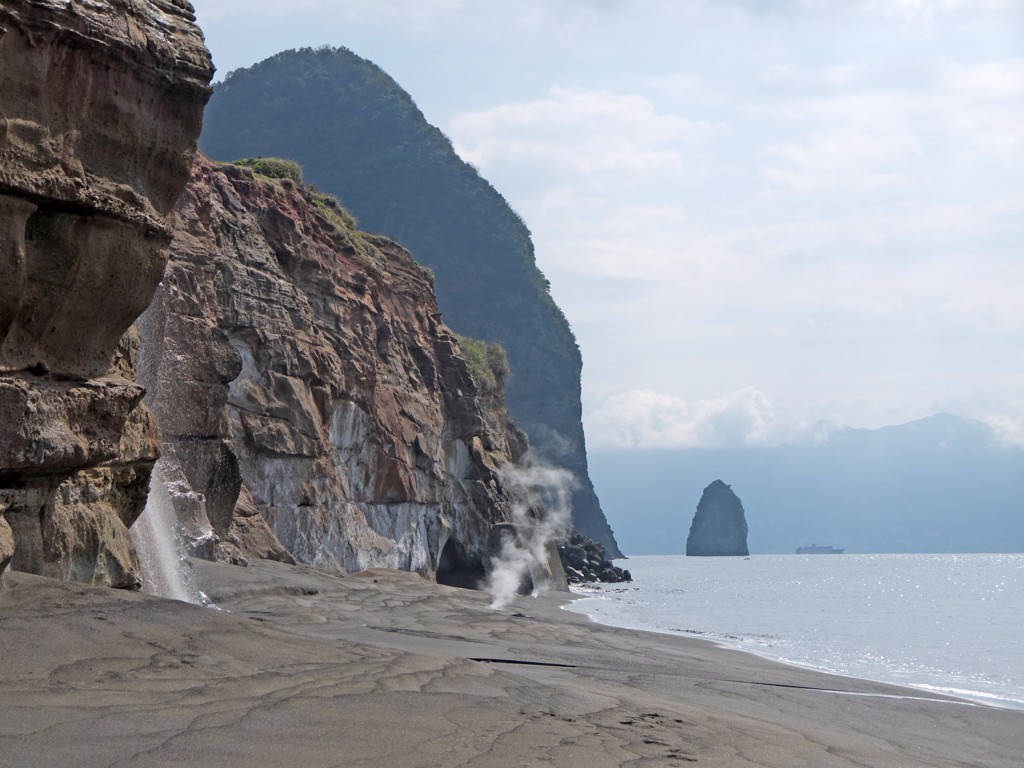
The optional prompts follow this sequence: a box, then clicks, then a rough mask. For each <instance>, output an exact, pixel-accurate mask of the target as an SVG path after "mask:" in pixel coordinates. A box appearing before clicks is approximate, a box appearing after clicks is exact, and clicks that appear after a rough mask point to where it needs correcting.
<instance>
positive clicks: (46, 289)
mask: <svg viewBox="0 0 1024 768" xmlns="http://www.w3.org/2000/svg"><path fill="white" fill-rule="evenodd" d="M212 76H213V66H212V64H211V61H210V55H209V52H208V51H207V50H206V46H205V45H204V43H203V37H202V33H201V32H200V31H199V28H198V27H197V26H196V24H195V16H194V15H193V12H192V7H191V6H190V5H189V4H188V3H187V2H185V0H107V1H106V2H102V3H97V2H85V1H84V0H66V1H65V0H62V2H52V1H50V0H0V570H2V568H3V567H4V566H5V565H7V564H8V563H9V564H10V567H12V568H14V569H15V570H21V571H27V572H31V573H37V574H42V575H46V576H53V577H57V578H64V579H71V580H76V581H87V582H92V583H95V584H105V585H112V586H119V587H134V586H137V585H138V583H139V577H138V565H137V558H136V556H135V552H134V549H133V548H132V544H131V540H130V538H129V536H128V527H129V526H130V525H131V524H132V523H133V522H134V521H135V519H136V518H137V517H138V515H139V514H141V512H142V509H143V506H144V505H145V499H146V492H147V488H148V485H149V473H150V471H151V469H152V466H153V462H154V461H155V460H156V456H157V452H158V441H157V436H156V430H155V423H154V421H153V418H152V414H150V413H149V411H147V410H146V409H145V408H142V407H140V405H139V401H140V400H141V399H142V394H143V390H142V387H140V386H139V385H138V384H137V383H136V382H135V378H134V367H135V363H134V361H135V357H136V351H137V341H138V339H137V336H136V335H135V334H134V331H132V330H131V326H132V323H133V321H134V320H135V318H136V317H137V316H138V315H139V313H140V312H142V311H143V310H144V309H145V308H146V306H147V305H148V304H149V300H150V298H151V297H152V295H153V291H154V290H155V289H156V286H157V284H158V283H159V282H160V278H161V276H162V275H163V271H164V265H165V263H166V260H167V246H168V244H169V243H170V240H171V230H170V227H169V219H168V217H169V214H170V212H171V209H172V208H173V206H174V204H175V202H176V201H177V199H178V196H179V195H180V194H181V191H182V189H183V188H184V186H185V182H186V181H187V180H188V176H189V170H190V169H191V165H192V155H193V153H194V151H195V146H196V139H197V138H198V136H199V130H200V127H201V125H202V113H203V107H204V105H205V104H206V101H207V100H208V99H209V95H210V87H209V82H210V79H211V78H212Z"/></svg>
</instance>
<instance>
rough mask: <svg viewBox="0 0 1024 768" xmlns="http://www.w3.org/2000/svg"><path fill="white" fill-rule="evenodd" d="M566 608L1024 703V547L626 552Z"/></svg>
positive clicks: (874, 676) (839, 669)
mask: <svg viewBox="0 0 1024 768" xmlns="http://www.w3.org/2000/svg"><path fill="white" fill-rule="evenodd" d="M617 564H618V565H621V566H625V567H626V568H628V569H629V570H630V572H631V573H632V575H633V578H634V582H633V583H632V584H629V585H604V586H601V587H598V588H596V589H594V590H593V591H592V592H590V591H588V592H587V593H586V594H588V595H590V596H589V597H588V598H587V599H583V600H577V601H576V602H575V603H573V604H572V605H571V606H570V609H571V610H574V611H578V612H580V613H585V614H587V615H589V616H590V617H592V618H593V619H594V620H595V621H598V622H601V623H603V624H611V625H613V626H618V627H629V628H633V629H646V630H652V631H656V632H669V633H672V634H681V635H686V636H690V637H700V638H704V639H707V640H712V641H715V642H718V643H721V644H724V645H729V646H732V647H736V648H741V649H744V650H748V651H752V652H754V653H758V654H760V655H763V656H767V657H769V658H773V659H778V660H781V661H786V662H790V663H793V664H800V665H802V666H806V667H812V668H815V669H821V670H825V671H828V672H836V673H839V674H843V675H850V676H853V677H860V678H867V679H871V680H880V681H886V682H892V683H898V684H900V685H910V686H915V687H919V688H925V689H928V690H934V691H942V692H947V693H952V694H956V695H960V696H968V697H971V698H974V699H979V700H983V701H986V702H988V703H991V704H997V705H1000V706H1007V707H1019V708H1024V642H1022V639H1021V637H1022V633H1024V555H1021V554H1013V555H990V554H985V555H753V556H751V557H750V558H749V559H746V558H738V557H682V556H660V557H653V556H652V557H633V558H630V559H629V560H626V561H622V562H620V563H617Z"/></svg>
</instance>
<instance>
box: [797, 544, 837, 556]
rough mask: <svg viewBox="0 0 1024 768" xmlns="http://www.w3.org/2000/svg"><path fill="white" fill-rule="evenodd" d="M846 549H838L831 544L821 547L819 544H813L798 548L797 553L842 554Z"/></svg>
mask: <svg viewBox="0 0 1024 768" xmlns="http://www.w3.org/2000/svg"><path fill="white" fill-rule="evenodd" d="M845 551H846V550H845V549H836V548H835V547H833V546H832V545H831V544H830V545H828V546H825V547H819V546H818V545H817V544H811V545H810V546H809V547H797V548H796V553H797V554H798V555H841V554H843V552H845Z"/></svg>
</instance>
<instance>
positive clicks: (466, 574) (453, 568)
mask: <svg viewBox="0 0 1024 768" xmlns="http://www.w3.org/2000/svg"><path fill="white" fill-rule="evenodd" d="M485 575H486V574H485V573H484V566H483V563H481V562H480V559H479V558H478V557H473V556H470V555H467V554H466V553H465V552H464V551H463V549H462V547H460V546H459V545H458V544H457V543H455V542H454V541H452V540H451V539H449V540H448V542H447V543H446V544H445V545H444V548H443V549H442V550H441V557H440V558H439V559H438V562H437V583H438V584H444V585H445V586H449V587H461V588H462V589H480V587H481V585H482V584H483V582H484V577H485Z"/></svg>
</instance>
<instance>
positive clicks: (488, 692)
mask: <svg viewBox="0 0 1024 768" xmlns="http://www.w3.org/2000/svg"><path fill="white" fill-rule="evenodd" d="M195 567H196V569H197V576H198V578H199V580H200V582H201V584H202V586H203V589H204V590H205V591H206V593H207V594H208V595H209V596H210V598H211V599H212V600H213V601H214V602H216V603H217V605H218V606H220V608H221V609H222V610H213V609H210V608H200V607H196V606H191V605H186V604H183V603H176V602H173V601H166V600H160V599H156V598H152V597H148V596H145V595H140V594H136V593H131V592H124V591H118V590H112V589H103V588H94V587H89V586H84V585H81V584H70V583H66V582H60V581H56V580H51V579H45V578H41V577H36V576H30V575H26V574H21V573H12V574H7V575H6V576H5V578H4V581H3V585H2V586H0V765H3V766H10V767H12V768H21V767H23V766H55V765H75V766H80V767H81V768H89V767H92V766H96V767H98V766H103V767H104V768H112V767H114V766H125V767H127V766H132V767H133V768H138V767H145V766H181V765H216V766H247V767H248V766H253V765H260V766H277V765H289V766H290V765H301V766H303V768H317V767H318V766H323V767H325V768H326V767H327V766H353V767H354V766H362V767H365V766H494V767H495V768H500V767H504V766H546V765H551V766H555V765H557V766H588V767H589V766H595V767H597V766H672V765H691V764H698V765H708V766H734V765H735V766H741V765H742V766H750V765H758V766H787V767H789V766H804V765H806V766H816V767H821V768H827V767H828V766H854V765H857V766H944V767H949V766H1017V765H1019V764H1020V758H1021V755H1022V754H1024V712H1020V711H1015V710H1004V709H994V708H989V707H983V706H977V705H973V704H969V703H965V702H958V701H955V700H952V699H945V698H942V697H940V696H932V695H929V694H926V693H920V692H917V691H913V690H908V689H904V688H897V687H892V686H887V685H882V684H877V683H871V682H865V681H858V680H852V679H848V678H841V677H830V676H826V675H821V674H818V673H814V672H811V671H807V670H802V669H797V668H792V667H787V666H784V665H779V664H775V663H772V662H770V661H766V660H763V659H760V658H758V657H755V656H752V655H748V654H744V653H740V652H736V651H731V650H728V649H723V648H718V647H715V646H712V645H710V644H706V643H702V642H700V641H694V640H690V639H682V638H674V637H669V636H662V635H654V634H647V633H641V632H634V631H627V630H621V629H615V628H610V627H603V626H599V625H596V624H593V623H591V622H589V621H588V620H587V619H586V618H584V617H582V616H578V615H575V614H571V613H568V612H566V611H563V610H561V609H560V608H559V605H560V604H561V603H562V602H563V601H564V600H565V597H564V596H548V597H540V598H518V599H517V600H516V601H515V602H513V603H512V604H511V605H510V606H509V607H508V608H506V609H504V610H501V611H497V610H492V609H491V608H490V607H489V598H488V596H487V595H485V594H483V593H479V592H471V591H467V590H459V589H455V588H449V587H441V586H437V585H434V584H431V583H428V582H427V581H425V580H423V579H422V578H420V577H419V576H417V575H415V574H409V573H400V572H393V571H372V572H367V573H362V574H352V575H346V576H335V575H326V574H323V573H318V572H316V571H312V570H310V569H307V568H304V567H302V566H287V565H284V564H281V563H273V562H254V563H252V564H251V565H250V567H249V568H237V567H232V566H225V565H218V564H213V563H206V562H197V563H195Z"/></svg>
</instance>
